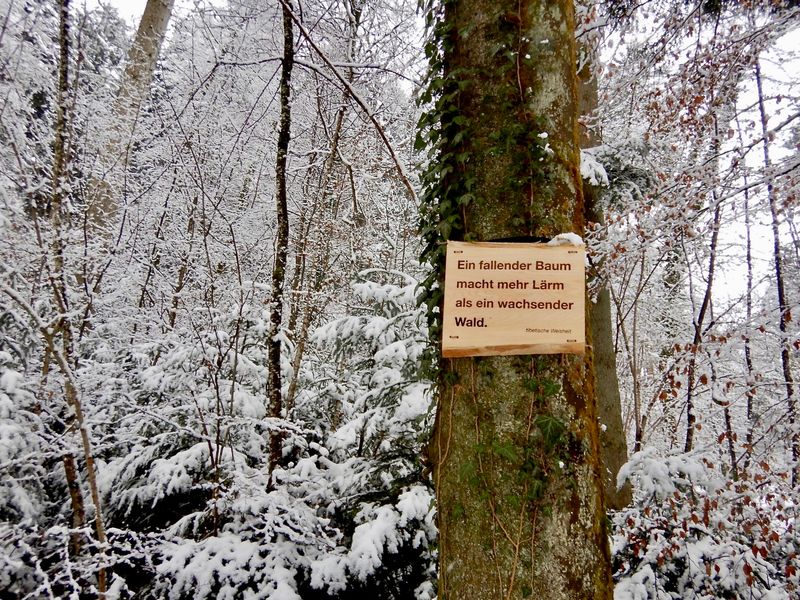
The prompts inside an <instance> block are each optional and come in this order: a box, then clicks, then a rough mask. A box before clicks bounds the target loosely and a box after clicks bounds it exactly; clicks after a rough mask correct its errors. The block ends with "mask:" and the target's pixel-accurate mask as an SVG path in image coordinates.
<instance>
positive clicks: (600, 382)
mask: <svg viewBox="0 0 800 600" xmlns="http://www.w3.org/2000/svg"><path fill="white" fill-rule="evenodd" d="M593 62H594V61H593V60H587V61H586V65H585V66H583V68H581V70H580V71H579V72H578V82H579V87H578V90H579V92H580V98H579V100H580V113H581V116H582V117H583V118H585V119H587V123H589V125H588V126H586V127H584V128H582V131H583V135H582V136H581V137H580V143H581V147H582V148H593V147H595V146H598V145H599V144H600V141H601V137H600V132H599V131H598V129H597V128H596V127H593V126H591V121H592V117H593V116H594V114H595V112H596V111H597V106H598V97H597V78H596V77H595V76H594V73H592V69H591V65H592V63H593ZM583 187H584V204H585V207H586V218H587V219H588V220H589V221H592V222H595V223H604V222H605V215H604V213H603V207H602V204H601V197H600V194H601V191H600V189H599V188H597V187H595V186H591V185H589V184H587V182H584V183H583ZM596 285H597V297H596V298H595V300H594V302H590V303H589V325H590V329H591V331H592V341H593V350H594V368H595V377H596V379H597V385H596V393H597V413H598V417H599V419H600V425H601V428H600V452H601V458H602V463H603V493H604V494H605V503H606V508H611V509H615V510H619V509H622V508H624V507H625V506H627V505H628V504H630V502H631V500H632V496H633V490H632V487H631V484H630V482H627V481H626V482H625V484H624V485H623V486H622V487H621V488H619V489H617V473H619V470H620V469H621V468H622V465H624V464H625V463H626V462H627V460H628V444H627V442H626V440H625V427H624V426H623V424H622V401H621V399H620V393H619V378H618V376H617V355H616V352H615V351H614V332H613V329H612V326H611V293H610V292H609V290H608V287H607V286H606V285H605V282H603V281H600V282H598V283H597V284H596Z"/></svg>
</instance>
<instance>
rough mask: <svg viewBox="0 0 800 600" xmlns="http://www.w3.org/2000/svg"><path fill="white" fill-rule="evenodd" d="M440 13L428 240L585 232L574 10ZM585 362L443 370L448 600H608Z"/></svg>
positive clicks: (534, 7) (480, 0)
mask: <svg viewBox="0 0 800 600" xmlns="http://www.w3.org/2000/svg"><path fill="white" fill-rule="evenodd" d="M444 6H445V13H444V15H445V16H444V25H443V26H442V27H440V28H439V30H438V31H439V32H440V34H441V35H442V36H443V37H444V38H445V39H443V40H442V43H443V48H444V61H445V62H444V72H445V75H446V77H447V83H446V85H445V88H444V90H443V93H442V96H441V99H440V102H439V104H438V105H437V106H438V114H439V118H440V124H439V126H438V129H437V130H438V131H440V132H442V135H443V136H444V137H445V142H444V144H443V145H442V146H441V153H440V156H439V160H438V161H436V164H437V165H439V168H440V169H443V170H444V173H441V172H440V173H441V175H440V179H439V183H438V184H437V185H438V186H439V188H438V189H439V193H437V194H435V197H436V198H437V199H438V202H437V203H436V204H434V205H432V210H434V211H435V214H436V216H430V215H429V216H428V218H429V219H433V220H434V222H433V223H427V224H424V226H426V225H427V226H429V227H432V228H434V229H436V230H437V231H439V232H447V230H448V229H451V228H452V230H453V231H452V235H448V234H447V233H445V235H444V237H449V238H450V239H467V240H475V241H486V240H495V239H501V238H512V237H520V236H522V237H527V236H534V237H537V236H541V237H552V236H554V235H556V234H558V233H562V232H567V231H572V232H577V233H579V234H582V232H583V199H582V191H581V181H580V176H579V172H578V135H577V116H578V105H577V89H576V87H577V82H576V76H575V65H576V61H575V37H574V13H573V5H572V2H569V1H564V0H562V1H558V2H545V1H541V0H524V1H521V2H518V1H510V0H502V1H498V2H495V1H489V0H448V1H446V2H445V3H444ZM544 140H546V142H545V141H544ZM450 169H452V172H449V170H450ZM454 206H456V207H459V206H460V209H455V210H454ZM434 245H435V244H434ZM590 343H591V342H590ZM590 349H591V346H590V347H589V354H587V356H586V357H580V356H568V355H550V356H516V357H486V358H463V359H452V360H443V361H442V363H441V379H440V385H439V390H438V407H437V415H436V424H435V428H434V435H433V439H432V441H431V445H430V447H429V454H430V457H431V459H432V462H433V465H434V480H435V485H436V493H437V499H438V524H439V535H440V542H439V560H440V569H439V597H440V598H442V599H444V598H447V599H448V600H498V599H508V600H511V599H522V598H548V599H554V600H559V599H566V598H571V599H572V598H574V599H578V598H585V599H590V598H591V599H596V600H601V599H609V598H611V595H612V585H611V577H610V568H609V550H608V542H607V532H606V518H605V512H604V507H603V501H602V478H601V469H600V457H599V454H600V449H599V439H598V433H599V432H598V425H597V413H596V407H595V396H594V371H593V365H592V357H591V353H590V352H591V350H590Z"/></svg>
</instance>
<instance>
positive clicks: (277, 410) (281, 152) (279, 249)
mask: <svg viewBox="0 0 800 600" xmlns="http://www.w3.org/2000/svg"><path fill="white" fill-rule="evenodd" d="M282 14H283V64H282V66H281V80H280V90H279V94H280V107H281V116H280V128H279V131H278V154H277V159H276V162H275V208H276V215H277V232H276V236H275V263H274V265H273V267H272V299H271V309H270V339H269V387H268V394H269V412H270V416H272V417H273V418H275V419H280V418H282V416H283V396H282V393H281V387H282V383H283V378H282V377H281V341H280V338H279V334H280V328H281V323H282V321H283V285H284V280H285V278H286V256H287V254H288V250H289V212H288V202H287V197H286V156H287V153H288V150H289V136H290V133H291V106H290V104H289V92H290V89H289V85H290V83H291V79H292V67H293V66H294V36H293V32H292V4H291V0H286V3H285V4H284V5H283V7H282ZM283 439H284V436H283V435H282V433H281V432H279V431H275V430H273V431H272V432H271V433H270V440H269V453H270V465H269V468H270V473H271V472H272V471H273V470H274V469H275V467H276V466H277V464H278V463H279V462H280V460H281V455H282V446H283Z"/></svg>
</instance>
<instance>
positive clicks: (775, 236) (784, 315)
mask: <svg viewBox="0 0 800 600" xmlns="http://www.w3.org/2000/svg"><path fill="white" fill-rule="evenodd" d="M755 72H756V89H757V90H758V112H759V115H760V117H761V138H762V146H763V150H764V171H765V172H766V174H767V175H766V179H767V199H768V200H769V212H770V216H771V218H772V254H773V260H774V267H775V286H776V288H777V291H778V310H779V311H780V321H779V323H778V326H779V328H780V332H781V368H782V372H783V380H784V382H785V386H786V412H787V414H788V417H789V419H788V420H789V435H790V446H791V451H792V485H793V486H794V485H796V484H797V480H798V476H799V475H800V432H798V430H797V410H796V400H795V397H794V378H793V376H792V364H791V354H790V349H789V338H788V336H787V334H786V331H787V329H788V327H787V324H788V323H789V321H791V320H792V315H791V312H790V310H789V305H788V303H787V302H786V287H785V285H784V281H783V259H782V257H781V234H780V228H779V224H780V218H779V216H778V198H777V192H776V190H775V186H774V184H773V182H772V175H771V173H770V171H771V169H772V160H771V159H770V155H769V129H768V127H767V112H766V108H765V107H764V90H763V85H762V80H761V66H760V63H759V62H756V66H755Z"/></svg>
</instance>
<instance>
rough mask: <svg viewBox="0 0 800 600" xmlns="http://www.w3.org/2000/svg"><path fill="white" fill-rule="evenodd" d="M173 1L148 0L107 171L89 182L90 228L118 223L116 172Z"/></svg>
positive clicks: (120, 95) (117, 111)
mask: <svg viewBox="0 0 800 600" xmlns="http://www.w3.org/2000/svg"><path fill="white" fill-rule="evenodd" d="M174 4H175V0H147V5H146V6H145V8H144V13H143V14H142V20H141V21H140V22H139V29H138V30H137V31H136V38H135V39H134V40H133V44H132V45H131V48H130V50H129V51H128V57H127V64H126V66H125V73H124V74H123V76H122V83H120V86H119V91H118V92H117V98H116V100H115V102H114V119H115V122H114V125H113V127H112V130H111V132H110V138H109V140H108V141H107V142H106V144H105V146H104V148H103V150H102V152H101V156H100V160H101V164H102V166H103V169H104V171H105V172H104V173H102V174H101V176H102V179H98V180H95V181H92V182H91V184H90V186H89V193H88V195H89V197H88V203H87V209H86V222H87V228H89V229H92V230H101V231H102V230H103V229H105V228H107V227H109V226H111V225H114V224H115V221H116V215H117V211H118V209H119V206H120V204H121V198H120V190H119V186H117V185H116V184H115V180H116V177H115V176H114V175H113V172H114V171H117V170H118V169H120V168H122V169H124V168H125V166H126V165H127V163H128V158H127V156H128V152H129V143H130V137H131V134H132V133H133V130H134V128H135V126H136V120H137V118H138V116H139V112H140V110H141V107H142V103H143V102H144V100H145V98H146V97H147V94H148V93H149V91H150V84H151V83H152V81H153V75H154V73H155V68H156V63H157V62H158V55H159V53H160V51H161V44H162V42H163V41H164V36H165V35H166V33H167V26H168V25H169V20H170V17H171V16H172V8H173V6H174Z"/></svg>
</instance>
